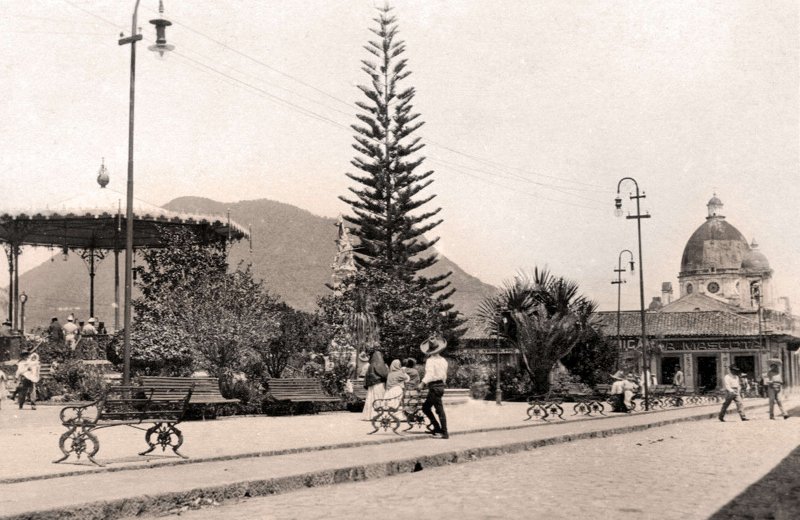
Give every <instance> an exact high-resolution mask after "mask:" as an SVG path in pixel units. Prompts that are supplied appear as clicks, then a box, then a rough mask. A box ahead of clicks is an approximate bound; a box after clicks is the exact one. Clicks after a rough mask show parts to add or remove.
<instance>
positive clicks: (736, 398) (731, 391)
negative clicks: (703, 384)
mask: <svg viewBox="0 0 800 520" xmlns="http://www.w3.org/2000/svg"><path fill="white" fill-rule="evenodd" d="M739 372H740V370H739V368H738V367H736V366H735V365H730V366H728V373H727V374H725V377H724V378H723V379H722V382H723V384H724V385H725V402H724V403H722V409H720V411H719V420H720V421H722V422H725V412H727V411H728V406H730V404H731V401H733V402H734V403H736V411H737V412H738V413H739V417H741V418H742V420H743V421H747V420H749V419H748V418H747V417H745V415H744V409H743V407H742V396H741V394H740V392H739Z"/></svg>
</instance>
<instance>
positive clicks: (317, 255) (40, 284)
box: [20, 196, 497, 330]
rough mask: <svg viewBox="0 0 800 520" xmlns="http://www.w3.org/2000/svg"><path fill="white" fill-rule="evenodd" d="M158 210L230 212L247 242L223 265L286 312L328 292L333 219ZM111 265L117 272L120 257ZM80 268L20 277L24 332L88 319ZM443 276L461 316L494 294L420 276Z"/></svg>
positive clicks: (258, 204) (104, 281) (98, 310)
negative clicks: (248, 232) (249, 277)
mask: <svg viewBox="0 0 800 520" xmlns="http://www.w3.org/2000/svg"><path fill="white" fill-rule="evenodd" d="M163 207H164V208H166V209H168V210H171V211H176V212H184V213H197V214H206V215H226V214H227V212H228V211H230V215H231V220H233V221H234V222H237V223H238V224H239V225H241V226H243V227H245V228H246V229H247V228H251V229H252V236H251V239H250V240H249V241H248V240H245V241H241V242H238V243H236V244H234V245H233V246H232V248H231V251H230V265H231V266H236V265H238V264H239V263H240V262H244V263H245V264H251V265H252V269H253V273H254V275H255V276H256V277H257V278H259V279H262V280H263V281H264V284H265V286H266V287H267V288H268V289H269V290H270V291H271V292H273V293H274V294H276V295H278V296H279V297H280V298H281V299H282V300H284V301H285V302H286V303H287V304H289V305H290V306H292V307H294V308H297V309H302V310H305V311H313V310H314V309H315V308H316V301H317V299H318V298H319V297H320V296H322V295H324V294H327V293H328V292H329V289H328V288H327V286H326V284H327V283H330V281H331V272H332V271H331V264H332V263H333V260H334V257H335V255H336V251H337V249H336V243H335V240H336V233H337V229H336V220H335V219H333V218H330V217H324V216H319V215H315V214H314V213H312V212H311V211H309V210H307V209H303V208H299V207H297V206H293V205H291V204H287V203H284V202H280V201H274V200H270V199H252V200H244V201H239V202H219V201H215V200H213V199H210V198H208V197H193V196H182V197H177V198H175V199H173V200H171V201H169V202H168V203H166V204H164V206H163ZM119 261H120V270H122V264H123V263H124V253H123V254H120V258H119ZM82 264H83V262H82V260H81V259H80V257H79V256H78V255H77V254H75V253H73V252H70V253H69V255H68V257H67V259H66V261H63V260H61V259H59V258H57V257H53V258H52V259H51V260H50V261H48V262H45V263H43V264H41V265H39V266H37V267H35V268H33V269H31V270H30V271H28V272H26V273H24V274H23V275H21V276H20V290H21V291H22V290H24V291H26V293H27V294H28V295H29V296H30V299H29V302H28V305H27V308H26V313H27V317H26V328H27V329H29V330H30V328H31V327H35V326H43V325H46V324H47V323H48V322H49V319H50V317H51V316H58V317H59V319H60V320H61V321H62V322H63V321H64V320H65V317H66V315H67V314H69V313H70V312H74V313H75V315H76V317H78V319H88V317H89V311H88V300H89V276H88V271H87V269H86V268H85V266H82ZM113 264H114V255H113V253H110V252H109V253H108V254H107V256H106V259H105V260H103V261H102V262H100V264H99V266H98V269H97V275H96V277H95V314H96V315H97V316H98V318H99V319H100V320H102V321H105V323H106V326H107V327H110V326H113V324H114V308H113V300H114V289H113V287H114V286H113V280H114V268H113ZM447 271H452V273H453V274H452V275H451V276H450V280H451V283H452V286H453V287H455V289H456V292H455V294H454V295H453V296H452V297H451V298H450V301H451V302H452V303H453V304H454V306H455V308H456V309H457V310H459V311H460V312H461V313H463V314H465V315H467V316H469V315H471V314H472V313H473V312H474V311H475V309H476V308H477V306H478V305H479V304H480V302H481V300H482V299H483V298H484V297H485V296H487V295H490V294H494V292H495V291H496V290H497V289H496V288H495V287H493V286H491V285H489V284H486V283H484V282H482V281H481V280H480V279H478V278H477V277H475V276H473V275H470V274H469V273H466V272H465V271H464V270H463V269H461V268H460V267H459V266H458V265H457V264H455V263H454V262H452V261H451V260H450V259H448V258H447V257H445V256H443V255H439V261H438V262H437V263H436V264H435V265H434V266H433V267H431V268H430V269H428V270H426V271H425V273H426V274H430V275H433V274H441V273H445V272H447ZM121 277H122V275H121ZM120 292H121V293H122V292H123V288H122V287H120ZM120 314H121V313H120ZM120 319H121V318H120Z"/></svg>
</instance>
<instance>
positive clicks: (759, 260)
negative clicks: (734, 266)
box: [742, 240, 769, 271]
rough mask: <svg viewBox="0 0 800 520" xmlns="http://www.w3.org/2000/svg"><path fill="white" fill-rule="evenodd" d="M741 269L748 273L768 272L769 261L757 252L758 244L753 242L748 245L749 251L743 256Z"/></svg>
mask: <svg viewBox="0 0 800 520" xmlns="http://www.w3.org/2000/svg"><path fill="white" fill-rule="evenodd" d="M742 269H746V270H748V271H769V260H767V257H766V256H764V253H762V252H761V251H759V250H758V244H757V243H756V241H755V240H753V243H752V244H750V251H748V252H747V254H746V255H744V260H742Z"/></svg>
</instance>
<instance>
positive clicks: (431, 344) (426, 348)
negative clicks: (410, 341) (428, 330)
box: [419, 336, 447, 356]
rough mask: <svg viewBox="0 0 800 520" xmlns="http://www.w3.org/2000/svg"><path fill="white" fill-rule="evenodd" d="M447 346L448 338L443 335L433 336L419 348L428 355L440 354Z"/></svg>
mask: <svg viewBox="0 0 800 520" xmlns="http://www.w3.org/2000/svg"><path fill="white" fill-rule="evenodd" d="M446 348H447V340H446V339H444V338H443V337H441V336H431V337H429V338H428V339H426V340H425V341H423V342H422V344H421V345H420V346H419V349H420V350H421V351H422V353H423V354H425V355H426V356H432V355H434V354H438V353H439V352H441V351H443V350H444V349H446Z"/></svg>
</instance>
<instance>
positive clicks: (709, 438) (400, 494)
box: [180, 414, 800, 520]
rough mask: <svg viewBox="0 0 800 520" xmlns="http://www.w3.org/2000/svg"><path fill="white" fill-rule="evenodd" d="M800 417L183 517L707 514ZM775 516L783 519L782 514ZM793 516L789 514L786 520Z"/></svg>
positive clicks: (784, 442) (785, 441)
mask: <svg viewBox="0 0 800 520" xmlns="http://www.w3.org/2000/svg"><path fill="white" fill-rule="evenodd" d="M799 423H800V418H797V417H796V416H795V417H793V418H791V419H790V420H788V421H783V420H777V421H769V420H767V419H766V418H765V417H764V416H763V414H759V415H758V416H754V417H753V419H752V420H751V421H749V422H745V423H743V422H740V421H739V420H738V419H734V417H733V416H729V417H728V421H727V422H726V423H720V422H718V421H716V420H707V421H700V422H687V423H679V424H674V425H669V426H665V427H661V428H656V429H652V430H648V431H644V432H636V433H629V434H625V435H618V436H613V437H609V438H603V439H591V440H583V441H577V442H574V443H565V444H559V445H555V446H548V447H545V448H539V449H536V450H533V451H529V452H524V453H520V454H514V455H504V456H499V457H493V458H489V459H485V460H482V461H479V462H473V463H467V464H458V465H452V466H445V467H440V468H433V469H427V470H425V469H424V470H423V471H421V472H416V473H410V474H404V475H401V476H397V477H391V478H385V479H379V480H373V481H367V482H361V483H355V484H344V485H338V486H332V487H323V488H314V489H308V490H302V491H298V492H293V493H288V494H285V495H277V496H272V497H265V498H254V499H247V500H245V501H242V502H239V503H233V504H226V505H223V506H217V507H207V508H204V509H200V510H194V511H192V510H190V511H185V512H183V513H182V514H181V515H180V516H181V518H182V519H188V520H203V519H212V518H226V519H252V518H353V517H360V516H364V515H367V511H368V510H372V511H374V512H375V514H376V515H379V516H380V517H381V518H408V517H409V514H411V516H412V517H413V516H425V515H426V513H425V512H430V513H433V512H434V511H437V512H438V513H440V517H442V518H459V519H461V520H463V519H467V518H533V517H536V518H581V519H591V518H598V519H600V518H610V517H612V515H613V517H614V518H616V519H624V518H631V519H633V518H635V519H638V520H641V519H643V518H654V519H655V518H659V519H670V518H674V519H692V518H698V519H699V518H708V517H709V516H710V515H712V514H713V513H714V512H715V511H717V510H719V509H720V508H722V507H723V506H724V505H725V504H727V503H728V502H729V501H731V500H732V499H734V498H735V497H736V496H737V495H738V494H739V493H741V492H743V491H744V490H745V489H746V488H747V487H748V486H749V485H750V484H752V483H754V482H756V481H757V480H759V479H761V478H762V477H764V476H765V475H766V474H767V473H769V472H770V470H772V469H773V468H774V467H775V466H776V465H778V464H779V463H780V462H781V460H782V459H784V458H785V457H786V456H787V455H788V454H789V453H790V452H792V450H793V449H795V448H796V447H797V446H798V445H799V444H800V428H798V424H799ZM777 518H781V517H780V516H777ZM787 518H788V517H787Z"/></svg>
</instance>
